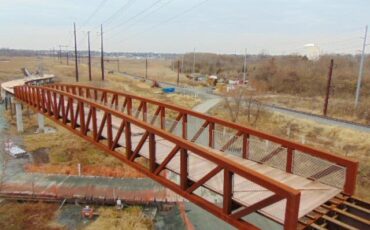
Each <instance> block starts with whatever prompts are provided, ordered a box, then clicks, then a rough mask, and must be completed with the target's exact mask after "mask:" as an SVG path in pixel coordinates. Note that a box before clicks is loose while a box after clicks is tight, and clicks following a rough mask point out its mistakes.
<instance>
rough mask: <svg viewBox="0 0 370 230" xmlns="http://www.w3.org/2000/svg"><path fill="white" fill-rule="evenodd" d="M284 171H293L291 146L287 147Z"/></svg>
mask: <svg viewBox="0 0 370 230" xmlns="http://www.w3.org/2000/svg"><path fill="white" fill-rule="evenodd" d="M286 172H287V173H292V172H293V149H292V148H288V150H287V162H286Z"/></svg>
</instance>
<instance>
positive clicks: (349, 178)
mask: <svg viewBox="0 0 370 230" xmlns="http://www.w3.org/2000/svg"><path fill="white" fill-rule="evenodd" d="M48 87H51V88H56V89H59V90H62V91H67V92H69V91H71V92H70V93H73V94H76V95H78V92H79V90H77V91H76V88H80V89H89V90H97V91H101V92H105V93H109V94H112V96H113V95H119V96H123V97H126V98H131V99H135V100H140V101H144V102H146V103H150V104H154V105H158V106H163V107H165V108H166V109H170V110H174V111H177V112H179V113H182V114H187V115H191V116H194V117H197V118H200V119H204V120H206V121H208V122H209V123H213V124H218V125H222V126H225V127H228V128H231V129H234V130H236V131H238V132H240V133H242V134H247V135H252V136H256V137H259V138H261V139H265V140H269V141H272V142H275V143H278V144H280V145H281V146H283V147H285V148H287V149H288V150H289V152H290V153H291V152H292V151H294V150H298V151H301V152H304V153H307V154H309V155H311V156H314V157H317V158H320V159H324V160H327V161H329V162H332V163H335V164H337V165H340V166H343V167H345V168H346V178H345V184H344V188H343V191H344V192H345V193H346V194H349V195H353V194H354V191H355V185H356V177H357V171H358V161H355V160H353V159H350V158H348V157H344V156H339V155H336V154H333V153H330V152H327V151H323V150H319V149H316V148H313V147H310V146H306V145H303V144H300V143H297V142H294V141H291V140H288V139H285V138H281V137H278V136H275V135H271V134H267V133H265V132H261V131H258V130H256V129H253V128H250V127H247V126H245V125H240V124H236V123H233V122H230V121H227V120H224V119H221V118H217V117H212V116H209V115H207V114H202V113H199V112H196V111H193V110H190V109H187V108H184V107H181V106H178V105H173V104H170V103H166V102H160V101H157V100H153V99H150V98H145V97H141V96H138V95H134V94H130V93H126V92H117V91H113V90H109V89H102V88H98V87H93V86H85V85H76V84H55V85H49V86H48ZM288 163H290V164H291V162H289V159H288ZM288 168H291V166H289V167H287V171H288V172H291V171H289V169H288Z"/></svg>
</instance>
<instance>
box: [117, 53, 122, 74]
mask: <svg viewBox="0 0 370 230" xmlns="http://www.w3.org/2000/svg"><path fill="white" fill-rule="evenodd" d="M117 72H118V73H119V72H121V71H120V70H119V57H117Z"/></svg>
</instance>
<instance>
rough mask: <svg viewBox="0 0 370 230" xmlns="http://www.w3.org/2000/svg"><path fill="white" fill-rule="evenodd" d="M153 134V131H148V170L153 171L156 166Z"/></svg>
mask: <svg viewBox="0 0 370 230" xmlns="http://www.w3.org/2000/svg"><path fill="white" fill-rule="evenodd" d="M155 152H156V148H155V135H154V134H153V133H149V170H150V171H151V172H154V171H155V170H156V167H157V163H156V162H155V161H156V159H155Z"/></svg>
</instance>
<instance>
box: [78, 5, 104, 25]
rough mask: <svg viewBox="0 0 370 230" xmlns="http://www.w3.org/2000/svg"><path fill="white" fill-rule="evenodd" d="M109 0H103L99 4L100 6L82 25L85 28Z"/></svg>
mask: <svg viewBox="0 0 370 230" xmlns="http://www.w3.org/2000/svg"><path fill="white" fill-rule="evenodd" d="M107 1H108V0H103V1H101V2H100V3H99V5H98V6H97V7H96V9H95V10H94V11H93V12H92V13H91V14H90V16H89V17H88V18H87V19H86V20H85V22H84V23H83V24H82V25H83V26H85V25H87V23H89V22H90V20H91V19H92V18H93V17H94V16H95V15H96V14H97V13H98V12H99V10H100V9H101V8H103V6H104V5H105V3H107Z"/></svg>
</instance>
